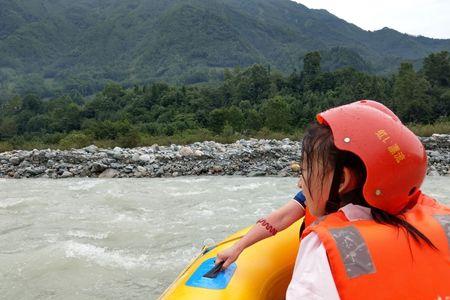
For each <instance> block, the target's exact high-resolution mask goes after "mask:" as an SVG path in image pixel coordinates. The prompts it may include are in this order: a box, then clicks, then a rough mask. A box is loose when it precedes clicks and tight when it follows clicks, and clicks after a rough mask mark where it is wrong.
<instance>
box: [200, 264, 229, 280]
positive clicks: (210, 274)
mask: <svg viewBox="0 0 450 300" xmlns="http://www.w3.org/2000/svg"><path fill="white" fill-rule="evenodd" d="M223 263H224V261H222V262H220V263H218V264H217V265H215V266H214V267H212V269H211V270H209V271H208V272H207V273H206V274H205V275H203V277H206V278H216V277H217V275H219V273H220V271H221V270H222V266H223Z"/></svg>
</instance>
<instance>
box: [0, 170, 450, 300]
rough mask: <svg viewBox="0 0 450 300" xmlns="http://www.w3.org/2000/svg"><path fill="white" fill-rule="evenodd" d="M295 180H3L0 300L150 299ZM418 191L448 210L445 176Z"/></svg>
mask: <svg viewBox="0 0 450 300" xmlns="http://www.w3.org/2000/svg"><path fill="white" fill-rule="evenodd" d="M296 181H297V180H296V179H295V178H271V177H259V178H247V177H179V178H170V179H169V178H168V179H104V180H102V179H67V180H45V179H33V180H26V179H22V180H6V179H1V180H0V295H1V298H2V299H113V298H115V299H156V298H157V297H158V296H159V295H160V294H161V293H162V292H163V291H164V289H165V288H166V287H167V286H168V285H169V284H170V283H171V282H172V280H173V279H174V278H175V277H176V275H177V274H178V273H179V272H180V271H181V270H182V269H183V267H184V266H185V265H186V264H187V263H188V262H189V261H190V259H191V258H192V257H193V256H194V255H195V254H197V253H198V252H199V250H200V248H201V247H202V244H203V241H205V240H207V239H211V238H212V239H214V240H216V241H220V240H221V239H223V238H224V237H226V236H227V235H229V234H231V233H233V232H235V231H237V230H238V229H240V228H242V227H245V226H248V225H250V224H252V223H254V222H255V221H256V220H257V219H258V217H260V216H262V215H264V214H267V213H269V212H270V211H271V210H273V209H275V208H277V207H279V206H280V205H282V204H283V203H285V202H286V201H288V200H289V199H290V198H291V197H292V196H293V195H294V193H295V192H296ZM423 189H424V191H425V192H427V193H428V194H429V195H431V196H434V197H436V198H437V199H439V200H440V201H442V202H445V203H450V177H428V178H427V179H426V182H425V185H424V188H423Z"/></svg>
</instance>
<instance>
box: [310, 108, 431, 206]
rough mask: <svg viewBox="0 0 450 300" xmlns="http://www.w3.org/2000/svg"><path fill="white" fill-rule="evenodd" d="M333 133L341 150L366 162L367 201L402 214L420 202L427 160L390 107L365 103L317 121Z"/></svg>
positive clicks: (333, 111)
mask: <svg viewBox="0 0 450 300" xmlns="http://www.w3.org/2000/svg"><path fill="white" fill-rule="evenodd" d="M317 120H318V122H319V123H321V124H325V125H328V126H329V127H330V128H331V131H332V132H333V137H334V144H335V145H336V147H337V148H338V149H340V150H344V151H349V152H352V153H354V154H356V155H357V156H358V157H359V158H361V160H362V161H363V163H364V165H365V167H366V171H367V178H366V182H365V183H364V187H363V194H364V198H365V199H366V201H367V202H368V203H369V204H370V205H372V206H374V207H377V208H379V209H382V210H384V211H387V212H389V213H391V214H397V213H399V212H400V211H401V210H402V209H404V208H405V207H406V206H407V204H408V203H409V202H410V201H412V200H413V199H415V198H416V197H417V193H419V192H420V191H419V189H420V186H421V185H422V182H423V180H424V178H425V175H426V170H427V155H426V152H425V148H424V147H423V145H422V143H421V142H420V140H419V139H418V138H417V136H416V135H415V134H414V133H412V132H411V131H410V130H409V129H408V128H407V127H406V126H405V125H403V124H402V122H401V121H400V120H399V118H398V117H397V116H396V115H395V114H394V113H393V112H392V111H391V110H389V109H388V108H387V107H386V106H384V105H383V104H381V103H378V102H375V101H371V100H361V101H357V102H354V103H351V104H347V105H343V106H339V107H336V108H332V109H329V110H327V111H325V112H322V113H320V114H318V115H317Z"/></svg>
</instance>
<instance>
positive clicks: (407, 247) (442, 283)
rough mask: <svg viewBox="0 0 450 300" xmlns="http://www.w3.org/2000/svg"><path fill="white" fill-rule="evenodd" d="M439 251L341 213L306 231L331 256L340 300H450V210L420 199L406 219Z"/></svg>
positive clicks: (389, 228) (401, 233)
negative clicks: (318, 239) (314, 235)
mask: <svg viewBox="0 0 450 300" xmlns="http://www.w3.org/2000/svg"><path fill="white" fill-rule="evenodd" d="M402 216H403V218H404V219H405V220H406V221H408V222H409V223H410V224H411V225H413V226H414V227H415V228H417V229H418V230H419V231H420V232H422V233H423V234H424V235H425V236H426V237H427V238H428V239H430V241H431V242H432V243H433V244H434V245H435V246H436V248H437V250H435V249H433V248H431V247H430V246H428V245H427V244H426V243H425V242H423V241H421V242H420V243H417V242H416V241H414V240H413V239H412V238H411V236H410V235H407V234H406V233H405V231H404V230H403V229H398V228H396V227H393V226H388V225H383V224H379V223H376V222H375V221H373V220H358V221H349V220H348V219H347V218H346V217H345V215H344V214H343V213H342V212H341V211H339V212H337V213H333V214H330V215H328V216H326V217H325V218H324V219H323V220H322V221H320V222H318V223H317V224H312V225H311V226H309V227H307V228H306V230H305V232H304V233H303V237H305V236H306V235H307V234H309V233H310V232H315V233H316V234H317V235H318V237H319V238H320V240H321V241H322V243H323V245H324V247H325V249H326V252H327V256H328V261H329V263H330V267H331V272H332V274H333V278H334V282H335V283H336V287H337V290H338V293H339V296H340V298H341V299H343V300H345V299H433V300H438V299H449V298H450V254H449V247H450V208H448V207H446V206H444V205H441V204H439V203H438V202H437V201H436V200H434V199H432V198H430V197H427V196H425V195H423V194H422V195H420V196H419V198H418V201H417V204H416V205H414V206H413V207H412V208H411V209H410V210H408V211H407V212H405V213H404V214H402Z"/></svg>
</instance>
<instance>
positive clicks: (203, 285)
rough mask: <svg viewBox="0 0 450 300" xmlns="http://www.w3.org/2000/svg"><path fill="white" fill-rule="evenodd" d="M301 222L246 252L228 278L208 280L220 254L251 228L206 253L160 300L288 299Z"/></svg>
mask: <svg viewBox="0 0 450 300" xmlns="http://www.w3.org/2000/svg"><path fill="white" fill-rule="evenodd" d="M302 221H303V219H302V220H300V221H297V222H296V223H294V224H293V225H291V226H290V227H289V228H288V229H286V230H284V231H282V232H280V233H278V234H277V235H276V236H274V237H271V238H268V239H265V240H263V241H261V242H258V243H256V244H254V245H252V246H251V247H248V248H247V249H245V250H244V252H242V254H241V255H240V256H239V258H238V259H237V261H236V262H235V263H234V264H233V265H232V266H230V268H228V269H227V271H226V272H227V274H225V275H224V274H220V275H221V276H222V275H223V276H222V277H223V278H205V277H204V274H205V273H207V271H208V270H209V269H210V268H209V267H210V266H211V265H213V261H214V258H215V257H216V255H217V253H218V252H220V251H222V250H224V249H226V248H228V247H230V246H231V245H233V244H234V243H236V242H237V241H238V240H239V239H240V238H242V236H243V235H245V234H246V233H247V232H248V231H249V230H250V228H251V227H248V228H245V229H243V230H241V231H238V232H236V233H235V234H233V235H231V236H229V237H228V238H227V239H225V240H224V241H223V242H220V243H219V244H217V245H215V246H213V247H209V248H205V249H203V251H202V253H201V254H200V255H199V256H198V257H196V258H195V259H194V260H193V261H192V262H191V263H190V264H189V265H188V266H187V267H186V269H185V270H184V271H183V272H181V274H180V275H179V276H178V277H177V279H176V280H175V281H174V282H173V283H172V285H170V286H169V288H168V289H167V290H166V291H165V292H164V294H163V295H162V296H161V297H160V299H164V300H167V299H211V300H212V299H285V295H286V289H287V286H288V284H289V281H290V279H291V276H292V271H293V268H294V264H295V258H296V256H297V251H298V247H299V230H300V225H301V222H302ZM221 273H225V272H221ZM218 277H220V276H218ZM220 280H222V282H219V281H220ZM217 283H218V284H217Z"/></svg>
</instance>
